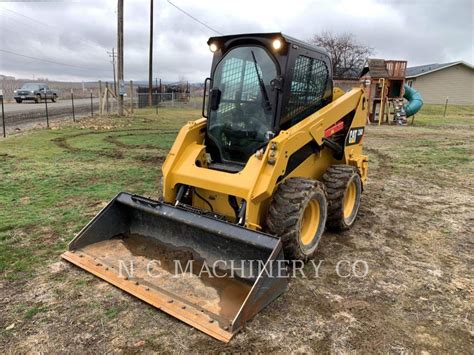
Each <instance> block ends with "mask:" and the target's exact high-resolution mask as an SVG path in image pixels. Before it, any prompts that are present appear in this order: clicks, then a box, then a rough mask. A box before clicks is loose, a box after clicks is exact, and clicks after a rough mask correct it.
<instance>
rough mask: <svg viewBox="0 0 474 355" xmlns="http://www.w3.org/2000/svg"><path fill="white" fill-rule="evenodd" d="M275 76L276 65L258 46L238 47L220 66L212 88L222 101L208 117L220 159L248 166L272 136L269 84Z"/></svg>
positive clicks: (272, 92)
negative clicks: (253, 156)
mask: <svg viewBox="0 0 474 355" xmlns="http://www.w3.org/2000/svg"><path fill="white" fill-rule="evenodd" d="M276 76H277V69H276V64H275V62H274V61H273V60H272V59H271V57H270V55H269V54H268V53H267V51H266V50H265V49H263V48H262V47H257V46H247V47H236V48H234V49H232V50H230V51H229V53H227V54H226V56H225V57H224V58H223V59H222V60H221V61H220V62H219V64H218V65H217V67H216V70H215V72H214V80H213V84H212V89H213V91H215V90H219V91H220V93H219V94H220V99H219V103H218V106H217V109H215V110H212V109H211V112H210V115H209V119H208V136H209V138H210V139H211V140H212V141H213V142H214V144H215V145H217V147H218V149H219V152H220V156H221V160H223V161H230V162H238V163H245V162H246V161H247V160H248V158H249V157H250V156H251V155H252V154H254V153H255V152H256V151H257V150H258V149H259V148H260V147H262V146H263V145H264V144H265V143H266V142H267V141H268V140H269V139H271V138H272V137H273V132H272V129H273V113H274V109H275V108H274V107H272V103H273V106H274V99H273V97H274V95H275V94H274V91H273V90H272V89H271V86H270V81H271V80H272V79H275V78H276ZM214 108H216V107H214Z"/></svg>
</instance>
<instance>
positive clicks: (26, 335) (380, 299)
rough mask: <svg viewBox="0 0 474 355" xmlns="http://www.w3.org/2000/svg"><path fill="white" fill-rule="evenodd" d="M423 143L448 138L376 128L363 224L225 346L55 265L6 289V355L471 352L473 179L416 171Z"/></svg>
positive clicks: (328, 244)
mask: <svg viewBox="0 0 474 355" xmlns="http://www.w3.org/2000/svg"><path fill="white" fill-rule="evenodd" d="M443 135H445V136H447V137H448V141H453V142H457V141H458V140H459V139H465V138H466V141H467V142H468V143H467V144H469V147H471V148H472V143H469V142H472V131H471V132H466V131H464V130H458V131H456V130H451V131H449V132H448V131H446V132H443ZM423 139H429V140H434V141H436V140H438V139H439V131H438V130H437V129H426V128H423V129H421V128H420V129H416V128H412V127H404V128H400V129H397V128H394V127H381V128H374V127H369V129H368V133H367V141H366V147H365V151H366V152H367V154H368V155H369V159H370V162H369V180H368V183H367V186H366V188H365V191H364V194H363V197H362V207H361V210H360V215H359V217H358V220H357V222H356V225H355V226H354V228H353V229H352V230H350V231H347V232H344V233H341V234H332V233H325V235H324V236H323V239H322V241H321V244H320V247H319V252H318V254H317V257H316V259H315V260H314V262H315V264H316V265H318V264H319V263H321V264H320V267H319V269H317V270H316V269H315V267H314V266H313V265H312V264H311V263H308V264H307V265H306V266H305V268H304V269H303V271H304V273H305V276H306V277H303V276H302V275H300V274H298V275H297V277H295V278H292V279H291V280H290V285H289V288H288V290H287V292H285V293H284V294H283V295H282V296H281V297H279V298H278V299H277V300H276V301H274V302H273V303H272V304H271V305H269V306H268V307H267V308H265V309H264V311H263V312H261V313H259V314H258V315H257V316H256V317H255V318H254V319H253V320H252V321H250V322H249V323H248V324H247V326H246V328H245V329H244V330H242V331H241V332H240V333H238V334H237V335H236V336H235V338H234V339H233V340H232V341H231V342H230V343H229V344H227V345H226V344H223V343H221V342H218V341H216V340H214V339H212V338H210V337H209V336H207V335H205V334H203V333H201V332H199V331H197V330H195V329H193V328H192V327H190V326H188V325H186V324H184V323H182V322H180V321H178V320H176V319H174V318H172V317H169V316H167V315H166V314H164V313H162V312H160V311H158V310H156V309H154V308H153V307H150V306H148V305H146V304H144V303H143V302H140V301H139V300H137V299H136V298H134V297H131V296H129V295H127V294H126V293H124V292H122V291H120V290H118V289H116V288H114V287H113V286H110V285H109V284H107V283H105V282H102V281H99V280H98V279H97V278H95V277H94V276H92V275H90V274H88V273H86V272H84V271H82V270H80V269H78V268H76V267H73V266H71V265H69V264H66V263H63V262H60V263H59V264H56V263H57V262H55V263H54V264H53V265H45V266H44V267H43V268H42V269H41V270H38V271H37V273H36V274H35V275H34V277H33V278H32V279H28V280H5V279H2V278H0V294H1V297H0V308H1V313H0V329H1V330H0V347H1V348H2V349H4V350H5V352H7V353H8V352H31V351H37V352H52V351H53V352H101V353H105V352H127V353H134V352H139V351H144V352H152V351H156V352H190V351H194V352H250V351H255V350H257V351H261V352H272V351H278V352H291V351H293V352H302V353H311V352H324V353H328V352H333V353H338V352H343V353H349V352H358V353H375V352H382V353H421V352H423V351H426V352H430V353H451V352H459V353H471V352H472V348H473V341H474V333H473V318H472V314H474V312H473V306H472V305H473V304H474V302H473V301H474V299H473V294H474V283H473V279H472V276H471V275H472V265H473V262H474V260H473V256H472V250H474V245H473V241H472V230H473V229H474V225H473V221H474V213H473V211H474V203H473V202H472V195H473V193H474V188H473V185H472V184H473V183H472V181H473V180H474V179H472V177H473V174H472V171H469V170H463V171H464V173H463V174H460V173H457V172H456V170H457V169H461V168H462V169H466V167H465V166H464V165H457V166H455V168H453V169H451V170H452V171H449V169H441V168H432V167H431V166H430V165H427V164H424V163H420V162H417V161H409V162H406V159H405V158H406V154H407V153H406V150H403V149H402V148H404V146H406V145H408V144H412V143H413V144H415V143H416V144H418V143H420V141H421V140H423ZM420 144H423V145H426V144H425V143H420ZM426 148H427V147H423V149H426ZM433 153H436V154H438V153H439V152H438V151H437V150H436V148H435V149H434V151H433ZM402 163H403V164H402ZM58 255H59V251H58ZM364 263H365V264H364ZM354 265H355V266H354ZM365 265H366V266H367V275H366V276H365V277H360V275H361V274H363V273H364V272H365V271H366V268H365ZM353 267H354V269H353ZM354 270H355V271H356V273H354ZM338 272H339V274H338ZM12 324H14V326H13V328H9V327H10V326H11V325H12ZM7 328H8V330H7Z"/></svg>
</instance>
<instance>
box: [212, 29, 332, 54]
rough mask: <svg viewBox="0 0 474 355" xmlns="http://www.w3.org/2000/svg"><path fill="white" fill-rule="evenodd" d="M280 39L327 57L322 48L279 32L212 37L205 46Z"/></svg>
mask: <svg viewBox="0 0 474 355" xmlns="http://www.w3.org/2000/svg"><path fill="white" fill-rule="evenodd" d="M278 37H281V38H283V39H284V40H285V42H287V43H289V44H290V45H296V46H298V47H301V48H304V49H306V50H309V51H313V52H318V53H324V54H326V55H329V53H328V51H326V50H325V49H324V48H322V47H318V46H314V45H312V44H309V43H307V42H303V41H301V40H299V39H296V38H294V37H291V36H288V35H285V34H283V33H281V32H267V33H242V34H235V35H226V36H214V37H210V38H209V40H208V41H207V44H211V43H212V42H214V41H219V42H224V43H227V42H229V41H232V40H235V39H241V38H248V39H258V38H265V39H274V38H278Z"/></svg>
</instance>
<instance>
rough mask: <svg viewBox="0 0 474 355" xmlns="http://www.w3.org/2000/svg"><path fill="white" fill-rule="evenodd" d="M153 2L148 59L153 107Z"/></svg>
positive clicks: (150, 98)
mask: <svg viewBox="0 0 474 355" xmlns="http://www.w3.org/2000/svg"><path fill="white" fill-rule="evenodd" d="M152 74H153V0H150V54H149V58H148V105H149V106H151V105H152V93H151V92H152V86H153V79H152Z"/></svg>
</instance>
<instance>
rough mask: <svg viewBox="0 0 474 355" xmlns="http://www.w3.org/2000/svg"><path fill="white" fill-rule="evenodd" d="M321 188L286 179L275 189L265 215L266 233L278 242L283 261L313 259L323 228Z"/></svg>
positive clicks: (324, 203)
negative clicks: (280, 245) (274, 235)
mask: <svg viewBox="0 0 474 355" xmlns="http://www.w3.org/2000/svg"><path fill="white" fill-rule="evenodd" d="M326 216H327V201H326V192H325V189H324V185H323V184H322V183H321V182H319V181H315V180H308V179H303V178H290V179H287V180H286V181H285V182H283V183H281V184H280V185H279V186H278V189H277V191H276V192H275V194H274V196H273V200H272V202H271V205H270V208H269V210H268V215H267V220H266V224H267V232H269V233H271V234H276V235H277V236H279V237H280V238H281V241H282V243H283V249H284V253H285V258H286V259H287V260H293V259H297V260H303V261H306V260H308V259H310V258H311V257H313V256H314V254H315V252H316V248H317V246H318V244H319V241H320V240H321V236H322V234H323V232H324V226H325V224H326Z"/></svg>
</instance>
